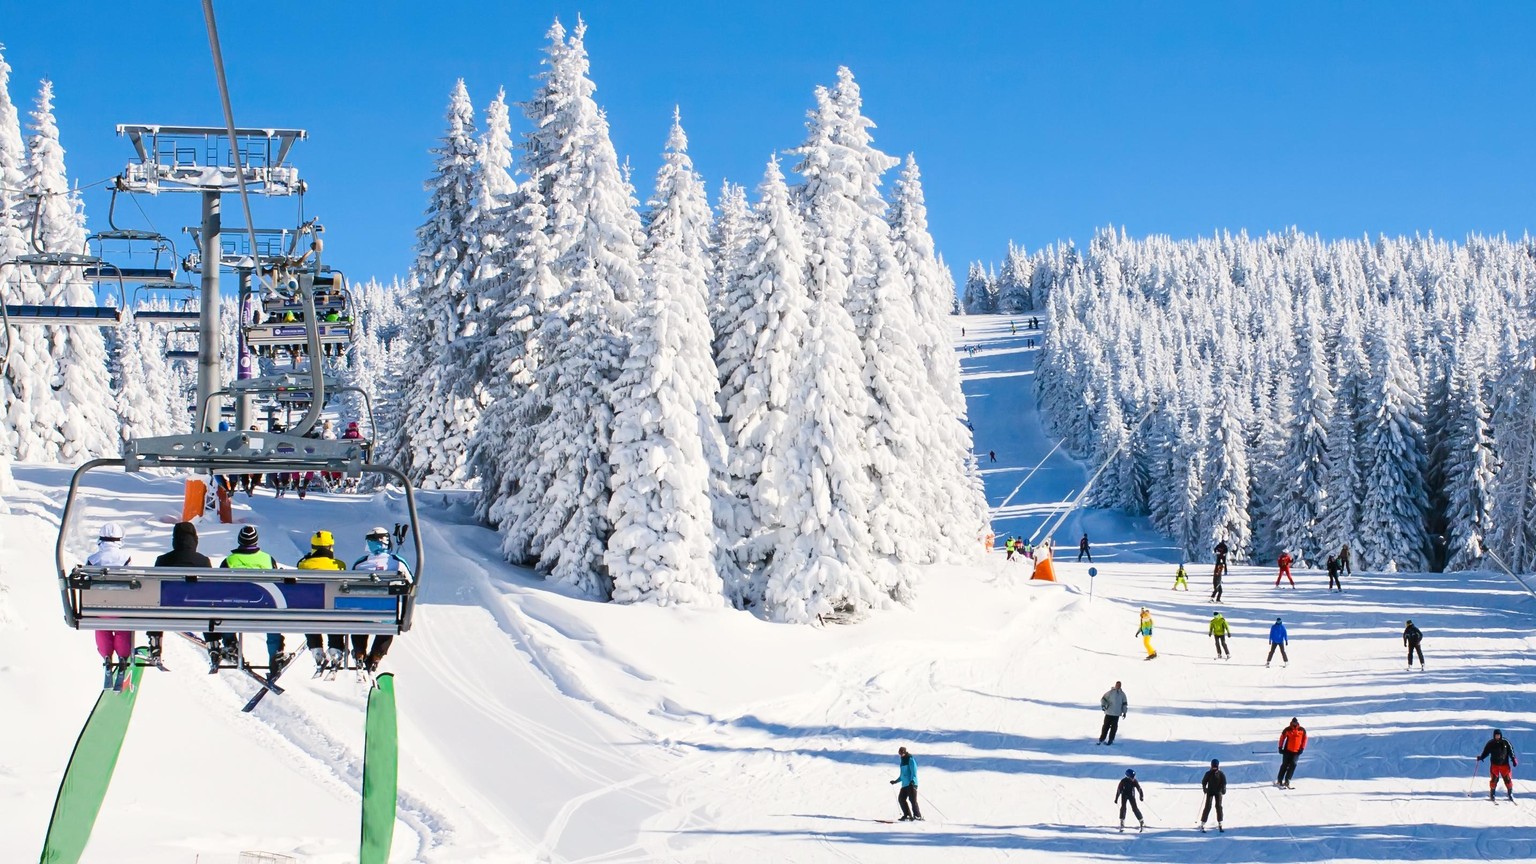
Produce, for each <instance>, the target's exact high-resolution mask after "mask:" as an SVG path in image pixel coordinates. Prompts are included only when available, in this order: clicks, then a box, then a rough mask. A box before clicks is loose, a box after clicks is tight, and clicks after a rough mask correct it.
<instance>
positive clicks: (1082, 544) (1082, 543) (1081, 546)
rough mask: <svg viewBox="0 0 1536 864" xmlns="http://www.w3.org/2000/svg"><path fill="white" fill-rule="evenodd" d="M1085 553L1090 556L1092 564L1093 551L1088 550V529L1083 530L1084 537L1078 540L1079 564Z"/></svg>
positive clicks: (1089, 561) (1089, 560)
mask: <svg viewBox="0 0 1536 864" xmlns="http://www.w3.org/2000/svg"><path fill="white" fill-rule="evenodd" d="M1084 555H1087V556H1088V563H1089V564H1092V563H1093V553H1092V552H1089V551H1088V532H1086V531H1084V532H1083V539H1081V540H1079V541H1077V561H1078V563H1079V564H1081V563H1082V561H1083V556H1084Z"/></svg>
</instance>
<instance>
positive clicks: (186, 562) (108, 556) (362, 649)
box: [85, 522, 411, 689]
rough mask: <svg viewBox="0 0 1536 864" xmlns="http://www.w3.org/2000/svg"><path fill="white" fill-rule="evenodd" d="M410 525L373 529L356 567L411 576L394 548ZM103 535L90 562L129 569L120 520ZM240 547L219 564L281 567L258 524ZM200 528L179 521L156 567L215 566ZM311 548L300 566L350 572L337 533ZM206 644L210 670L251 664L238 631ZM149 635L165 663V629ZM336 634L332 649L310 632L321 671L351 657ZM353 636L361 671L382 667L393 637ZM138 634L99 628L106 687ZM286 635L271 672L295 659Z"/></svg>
mask: <svg viewBox="0 0 1536 864" xmlns="http://www.w3.org/2000/svg"><path fill="white" fill-rule="evenodd" d="M404 527H405V526H403V525H397V526H396V527H395V530H394V531H393V532H391V531H390V530H389V529H386V528H383V527H375V528H373V529H371V530H369V531H368V533H367V535H366V536H365V538H364V542H365V543H366V544H367V549H368V553H367V554H366V555H363V556H362V557H360V558H358V559H357V560H356V561H354V562H353V564H352V566H351V568H350V569H351V570H357V571H366V572H396V573H405V574H407V575H409V574H410V572H411V570H410V566H409V565H408V564H406V562H405V560H404V559H402V558H401V557H400V556H399V555H397V554H396V553H395V552H394V551H392V550H393V546H394V545H395V544H398V543H400V542H403V540H404V531H403V530H402V529H404ZM98 533H99V537H98V538H97V547H96V551H95V552H93V553H92V554H91V555H90V557H89V558H87V559H86V562H85V563H86V564H87V565H89V566H93V567H127V566H129V565H130V564H131V563H132V561H131V556H130V555H129V553H128V552H127V551H126V550H124V548H123V535H124V532H123V529H122V525H120V524H119V523H117V522H107V523H105V524H104V525H102V526H101V530H100V532H98ZM236 541H237V544H238V545H237V546H236V547H235V548H234V549H233V550H231V551H230V552H229V554H228V555H226V556H224V560H223V561H222V562H220V564H219V567H220V568H225V569H231V570H242V569H247V570H275V569H279V568H281V566H282V565H280V564H278V563H277V562H276V560H274V559H273V557H272V556H271V555H270V554H269V553H267V552H266V551H264V550H263V549H262V548H261V537H260V533H259V532H258V531H257V529H256V526H255V525H245V526H242V527H241V528H240V531H239V533H238V535H236ZM197 547H198V536H197V526H196V525H193V524H192V523H191V522H178V523H176V526H175V527H174V528H172V529H171V550H170V551H169V552H166V553H165V554H163V555H161V556H159V557H158V558H156V559H155V565H154V566H156V567H192V568H200V567H207V568H211V567H213V562H212V560H210V559H209V558H208V556H207V555H204V554H202V553H201V552H199V551H198V549H197ZM310 547H311V548H310V552H309V554H308V555H305V556H304V557H303V558H301V559H300V560H299V562H298V569H300V570H346V569H349V568H347V567H345V566H343V565H342V563H341V561H339V560H337V558H336V557H335V540H334V538H333V537H332V535H331V532H329V531H326V530H319V531H316V532H315V533H314V535H313V536H312V537H311V538H310ZM202 635H203V642H204V644H205V645H206V646H207V649H208V663H209V670H208V671H209V673H210V674H212V673H216V672H218V671H219V669H221V668H224V667H225V666H233V667H237V668H241V667H244V666H245V661H244V658H243V657H242V656H241V654H240V648H239V643H238V642H237V640H236V639H235V636H234V634H232V633H217V632H210V633H204V634H202ZM146 636H147V637H148V649H149V650H148V653H149V658H148V659H149V662H150V663H152V664H153V665H156V666H161V667H162V668H163V666H162V664H161V651H162V648H163V645H164V633H163V632H161V631H149V632H147V633H146ZM329 638H330V646H331V648H332V652H331V653H327V652H325V651H324V650H323V648H322V637H321V635H320V634H306V636H305V641H306V644H307V647H308V648H309V649H310V651H311V653H312V654H313V656H314V658H315V666H316V669H317V674H318V672H319V671H321V670H324V669H326V668H335V667H336V666H337V665H338V664H341V663H343V662H344V661H345V656H347V655H346V654H344V653H343V652H344V651H345V645H346V640H347V638H348V637H347V636H346V635H332V636H330V637H329ZM350 639H351V651H350V656H351V657H352V658H353V660H354V662H355V663H356V667H357V668H358V669H366V670H367V671H369V672H373V671H375V670H376V669H377V668H378V665H379V661H381V660H382V659H383V658H384V654H385V653H386V652H387V651H388V650H389V646H390V643H391V641H392V640H393V637H391V636H388V635H380V636H375V637H374V640H373V645H372V647H371V648H370V647H369V646H368V644H367V643H368V637H367V636H366V635H353V636H351V637H350ZM133 642H134V639H133V632H132V631H130V630H98V631H96V650H97V653H99V654H100V655H101V658H102V664H103V666H104V667H105V670H106V672H105V678H104V680H103V684H102V686H103V687H104V688H114V689H116V688H121V687H122V685H123V680H124V676H125V674H126V672H127V668H128V663H129V659H130V658H131V657H132V655H133V651H134V645H133ZM283 647H284V642H283V634H281V633H269V634H267V655H268V665H267V670H268V672H269V674H276V673H277V672H279V671H280V670H282V668H283V667H284V666H285V665H287V663H288V662H289V661H290V660H292V659H293V655H290V654H285V653H284V652H283Z"/></svg>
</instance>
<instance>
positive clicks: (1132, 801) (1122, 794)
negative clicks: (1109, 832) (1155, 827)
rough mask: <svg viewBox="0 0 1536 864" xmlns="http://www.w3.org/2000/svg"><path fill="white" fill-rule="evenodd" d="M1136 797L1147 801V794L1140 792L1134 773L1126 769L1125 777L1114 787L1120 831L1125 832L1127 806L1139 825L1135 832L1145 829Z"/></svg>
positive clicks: (1144, 821) (1145, 821)
mask: <svg viewBox="0 0 1536 864" xmlns="http://www.w3.org/2000/svg"><path fill="white" fill-rule="evenodd" d="M1137 796H1140V797H1141V800H1143V801H1145V800H1147V793H1145V792H1143V791H1141V784H1140V783H1137V782H1136V771H1135V770H1134V769H1131V768H1127V769H1125V776H1124V777H1122V778H1121V779H1120V785H1119V786H1116V787H1115V801H1116V802H1118V803H1119V804H1120V830H1121V831H1124V830H1125V807H1126V805H1127V804H1129V805H1130V807H1131V812H1132V813H1135V814H1136V821H1137V822H1138V823H1139V824H1138V825H1137V826H1136V828H1137V830H1138V831H1139V830H1141V829H1142V828H1145V827H1147V820H1146V819H1144V818H1142V815H1141V808H1140V807H1137V806H1136V797H1137Z"/></svg>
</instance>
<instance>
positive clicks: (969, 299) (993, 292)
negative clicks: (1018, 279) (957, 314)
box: [961, 261, 997, 315]
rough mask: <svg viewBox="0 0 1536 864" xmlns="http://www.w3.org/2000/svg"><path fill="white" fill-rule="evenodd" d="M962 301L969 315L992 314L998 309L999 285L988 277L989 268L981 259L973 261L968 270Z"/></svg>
mask: <svg viewBox="0 0 1536 864" xmlns="http://www.w3.org/2000/svg"><path fill="white" fill-rule="evenodd" d="M961 303H962V304H963V305H964V306H965V314H967V315H991V314H993V313H995V312H996V311H997V286H995V285H993V284H992V282H991V280H990V279H988V278H987V268H986V267H985V266H983V265H982V263H981V262H980V261H972V262H971V269H970V270H969V271H967V272H966V276H965V296H964V297H963V298H962V299H961Z"/></svg>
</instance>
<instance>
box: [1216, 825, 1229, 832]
mask: <svg viewBox="0 0 1536 864" xmlns="http://www.w3.org/2000/svg"><path fill="white" fill-rule="evenodd" d="M1216 830H1217V831H1219V832H1221V833H1222V834H1225V833H1227V829H1225V828H1223V827H1221V823H1220V822H1217V823H1216Z"/></svg>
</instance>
